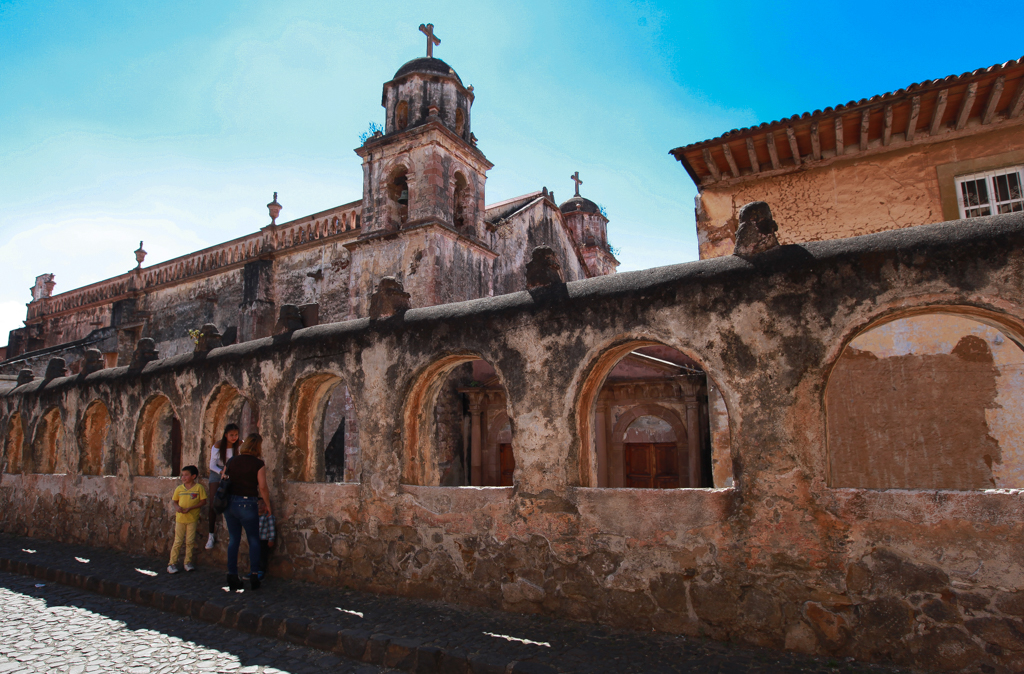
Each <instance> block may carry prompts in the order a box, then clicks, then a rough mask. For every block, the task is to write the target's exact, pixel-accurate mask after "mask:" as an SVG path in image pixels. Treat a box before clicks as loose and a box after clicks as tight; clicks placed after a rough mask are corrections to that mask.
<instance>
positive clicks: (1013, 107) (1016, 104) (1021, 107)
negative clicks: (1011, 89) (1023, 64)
mask: <svg viewBox="0 0 1024 674" xmlns="http://www.w3.org/2000/svg"><path fill="white" fill-rule="evenodd" d="M1021 112H1024V77H1022V78H1020V83H1019V84H1018V85H1017V93H1016V95H1014V97H1013V101H1012V102H1011V103H1010V110H1009V111H1008V112H1007V113H1006V116H1007V117H1009V118H1010V119H1013V118H1014V117H1019V116H1020V113H1021Z"/></svg>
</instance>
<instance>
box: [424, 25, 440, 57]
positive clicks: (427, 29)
mask: <svg viewBox="0 0 1024 674" xmlns="http://www.w3.org/2000/svg"><path fill="white" fill-rule="evenodd" d="M420 32H421V33H423V34H424V35H426V36H427V58H428V59H431V58H434V45H435V44H441V38H439V37H434V24H432V23H428V24H427V25H425V26H424V25H423V24H422V23H421V24H420Z"/></svg>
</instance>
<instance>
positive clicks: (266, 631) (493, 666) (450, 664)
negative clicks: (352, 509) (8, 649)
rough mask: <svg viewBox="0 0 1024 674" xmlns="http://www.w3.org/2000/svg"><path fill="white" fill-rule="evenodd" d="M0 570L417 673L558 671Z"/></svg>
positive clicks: (225, 601)
mask: <svg viewBox="0 0 1024 674" xmlns="http://www.w3.org/2000/svg"><path fill="white" fill-rule="evenodd" d="M0 571H5V572H8V573H16V574H19V575H22V576H31V577H33V578H39V579H40V580H45V581H48V582H51V583H58V584H60V585H67V586H69V587H73V588H76V589H79V590H85V591H86V592H92V593H94V594H99V595H104V596H107V597H112V598H114V599H123V600H126V601H130V602H132V603H134V604H139V605H140V606H148V607H150V608H155V609H159V610H161V611H164V612H168V613H177V614H179V615H183V616H187V617H190V618H192V619H194V620H199V621H202V622H206V623H213V624H219V625H221V626H222V627H228V628H231V629H235V630H239V631H242V632H249V633H251V634H259V635H261V636H265V637H272V638H274V639H281V640H285V641H290V642H292V643H295V644H298V645H300V646H306V647H309V648H315V649H318V650H322V651H328V652H331V653H336V654H338V655H341V656H343V657H346V658H349V659H352V660H358V661H361V662H366V663H369V664H372V665H380V666H384V667H391V668H393V669H400V670H403V671H406V672H413V673H414V674H505V673H507V672H524V673H525V672H530V673H531V674H554V673H555V672H557V670H556V669H555V668H553V667H551V666H549V665H545V664H542V663H539V662H533V661H531V662H525V661H517V660H506V659H505V658H499V657H495V656H493V655H491V654H484V653H470V654H467V653H465V652H464V651H462V650H456V649H446V648H440V647H437V646H428V645H426V644H424V643H422V642H421V641H418V640H416V639H409V638H404V637H399V636H392V635H389V634H381V633H370V632H368V631H366V630H358V629H351V628H343V627H339V626H337V625H324V624H319V623H311V622H310V620H309V619H307V618H288V617H287V616H284V615H281V614H276V613H260V612H258V611H254V610H251V609H248V608H245V607H244V606H241V605H239V604H237V603H235V602H232V601H231V599H232V597H231V595H225V596H224V597H223V598H220V597H217V598H213V599H210V598H204V597H201V596H198V595H196V594H188V593H181V594H173V593H168V592H163V591H158V590H150V589H148V588H145V587H142V586H141V585H137V584H134V583H124V582H116V581H111V580H106V579H103V578H99V577H97V576H91V575H87V574H84V573H73V572H68V571H65V570H63V569H57V568H54V567H49V566H45V565H41V564H33V563H31V562H25V561H22V560H15V559H10V558H8V557H0Z"/></svg>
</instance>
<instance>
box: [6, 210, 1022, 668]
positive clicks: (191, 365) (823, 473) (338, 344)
mask: <svg viewBox="0 0 1024 674" xmlns="http://www.w3.org/2000/svg"><path fill="white" fill-rule="evenodd" d="M929 311H931V312H940V311H941V312H946V313H948V312H954V313H963V314H965V315H970V316H972V317H975V318H979V319H980V320H983V321H984V322H986V323H988V324H990V325H998V326H999V328H1000V330H1001V331H1002V332H1003V333H1005V334H1006V335H1008V336H1010V337H1012V338H1013V339H1015V340H1017V341H1022V335H1024V216H1022V215H1021V214H1014V215H1012V216H998V217H994V218H985V219H981V220H972V221H964V222H954V223H947V224H943V225H935V226H930V227H920V228H912V229H904V230H900V231H896V232H885V233H882V234H877V235H874V236H870V237H861V238H856V239H849V240H841V241H830V242H819V243H812V244H807V245H803V246H783V247H781V248H777V249H775V250H772V251H768V252H766V253H762V254H760V255H757V256H754V257H751V258H750V259H747V260H745V259H740V258H737V257H731V256H730V257H727V258H720V259H715V260H706V261H701V262H694V263H689V264H683V265H677V266H673V267H664V268H660V269H652V270H647V271H643V272H633V273H628V274H620V275H615V276H609V277H602V278H597V279H588V280H585V281H580V282H575V283H570V284H568V285H567V286H560V285H556V286H548V287H543V288H537V289H534V290H532V291H529V292H525V291H524V292H520V293H515V294H512V295H506V296H502V297H494V298H485V299H481V300H476V301H473V302H466V303H459V304H452V305H446V306H437V307H431V308H426V309H413V310H411V311H409V312H407V313H405V314H404V316H401V317H393V318H391V319H387V320H380V321H372V322H371V321H369V320H367V319H360V320H354V321H349V322H346V323H339V324H332V325H321V326H317V327H313V328H308V329H305V330H301V331H298V332H294V333H291V334H286V335H280V336H277V337H272V338H266V339H262V340H257V341H253V342H248V343H243V344H237V345H234V346H230V347H225V348H222V349H217V350H214V351H212V352H210V353H209V354H206V355H192V354H188V355H181V356H177V357H175V358H170V359H165V360H161V361H157V362H152V363H149V364H148V365H147V366H146V367H145V368H144V369H143V370H142V371H141V372H133V371H128V370H126V369H124V368H118V369H109V370H102V371H100V372H96V373H94V374H91V375H88V376H85V377H69V378H62V379H57V380H54V381H51V382H49V383H47V384H45V385H44V384H42V383H41V382H34V383H31V384H26V385H24V386H22V387H19V388H17V389H15V390H14V391H13V392H11V393H8V394H6V395H3V396H2V397H0V422H2V423H0V429H4V430H3V432H4V433H9V432H10V431H9V429H11V428H12V427H13V428H14V429H15V431H14V436H13V437H11V438H7V437H5V442H4V444H3V446H4V448H5V449H4V451H5V458H4V460H6V457H8V456H11V455H12V454H13V453H16V452H17V451H18V449H17V448H12V447H11V444H12V443H11V442H8V441H7V440H8V439H10V440H13V441H15V442H17V441H19V440H20V441H21V442H22V444H23V445H24V446H29V445H30V444H31V443H32V442H33V440H32V439H33V437H34V434H35V433H36V432H37V430H38V428H39V426H40V423H41V420H42V418H43V417H44V415H45V414H46V413H47V411H48V410H51V409H54V408H55V409H59V410H60V415H61V419H62V420H63V424H64V425H65V428H66V429H69V430H68V431H65V432H64V433H63V434H62V435H61V436H60V437H59V438H58V440H57V447H56V453H57V457H56V466H55V469H54V470H55V471H56V472H57V473H65V474H54V475H39V474H25V475H22V474H4V475H3V476H2V481H0V528H2V529H3V530H4V531H9V532H17V533H23V534H29V535H33V536H40V537H54V538H58V539H61V540H75V541H83V542H89V543H93V544H99V545H109V546H113V547H117V548H121V549H126V550H131V551H145V552H151V553H163V552H166V551H167V548H168V546H169V544H170V538H169V535H168V534H169V531H170V522H171V516H170V512H169V510H168V508H167V499H168V497H169V494H170V492H171V490H172V488H173V486H174V484H175V482H174V481H173V480H171V479H165V478H156V477H148V476H142V475H137V474H136V473H137V472H138V468H139V467H140V466H144V465H147V464H146V462H142V461H139V460H138V458H139V457H137V456H135V454H137V452H138V446H137V443H136V438H137V436H138V434H137V432H136V428H135V424H136V423H137V420H138V419H139V418H140V416H144V415H142V410H143V408H144V406H145V404H146V403H147V401H149V400H151V399H153V398H154V396H157V395H164V396H166V397H167V398H168V400H169V402H170V405H171V406H172V408H173V410H174V412H175V414H176V415H177V417H178V419H179V420H180V422H181V426H182V432H183V435H184V442H183V447H184V449H183V451H184V457H183V460H184V461H185V462H186V463H193V462H195V461H196V459H197V458H198V456H199V454H200V452H201V451H203V449H202V445H203V443H202V442H201V438H200V435H201V433H202V420H203V415H204V410H205V408H206V407H207V406H208V404H209V401H210V400H211V398H212V397H213V396H214V394H215V393H216V392H217V391H218V389H219V387H221V386H222V385H223V384H224V383H228V384H230V385H231V386H233V387H235V388H237V389H238V390H240V391H241V392H243V393H244V394H245V395H246V396H247V397H249V398H250V399H252V400H254V401H257V403H258V405H259V406H260V408H261V421H260V429H261V432H262V434H263V436H264V438H265V439H266V442H265V448H266V456H265V458H266V459H267V461H268V464H269V467H270V473H271V482H272V486H271V492H272V497H273V500H274V504H275V506H276V509H277V514H278V515H279V523H280V527H281V534H282V543H283V545H282V549H281V552H280V554H278V555H275V562H274V567H273V568H272V569H271V571H272V573H280V574H287V575H290V576H294V577H297V578H303V579H307V580H311V581H315V582H321V583H344V584H347V585H349V586H352V587H358V588H362V589H366V590H371V591H380V592H394V593H400V594H404V595H409V596H420V597H432V598H439V599H446V600H450V601H459V602H467V603H474V604H480V605H487V606H495V607H501V608H504V609H507V610H514V611H529V612H541V613H547V614H551V615H559V616H565V617H570V618H576V619H582V620H593V621H599V622H604V623H609V624H615V625H625V626H630V627H637V628H655V629H661V630H667V631H673V632H682V633H685V634H692V635H699V634H706V635H708V636H711V637H715V638H728V639H734V640H737V641H741V642H746V643H756V644H764V645H769V646H776V647H788V648H793V649H799V650H804V651H811V652H817V653H822V654H826V653H827V654H832V655H835V656H846V655H850V656H856V657H860V658H867V659H875V660H894V661H896V662H899V663H903V664H906V665H914V666H920V667H933V668H941V669H950V670H958V669H964V670H967V669H968V668H970V669H971V671H976V669H977V666H978V663H983V664H986V665H987V666H990V667H993V668H995V670H996V671H1001V672H1011V671H1020V670H1021V669H1022V668H1024V653H1022V651H1021V644H1022V641H1021V637H1020V636H1019V635H1020V633H1021V632H1022V631H1024V624H1022V622H1021V618H1022V617H1024V608H1022V607H1024V592H1021V591H1019V590H1018V589H1017V588H1020V587H1021V584H1022V582H1024V552H1022V550H1021V548H1020V546H1019V545H1017V543H1016V541H1019V540H1020V538H1021V536H1022V535H1024V506H1022V505H1021V499H1020V496H1021V494H1020V493H1019V492H1017V491H1012V490H993V491H934V490H931V491H918V490H902V489H853V488H851V489H835V488H830V487H829V486H828V475H829V470H828V457H827V449H826V432H827V431H826V428H827V424H826V410H825V405H824V398H825V390H826V385H827V382H828V380H829V377H830V373H831V371H832V369H833V367H834V366H835V364H836V362H837V361H838V359H839V358H840V355H841V354H842V353H843V351H844V349H845V348H846V346H847V345H848V344H849V342H850V341H851V340H852V339H853V338H854V337H856V336H857V335H858V334H859V333H861V332H863V331H864V330H865V329H866V328H868V327H869V326H872V325H874V324H876V323H878V322H880V321H885V320H887V319H894V318H899V317H901V316H903V315H906V314H908V313H920V312H929ZM651 342H657V343H661V344H665V345H667V346H670V347H672V348H675V349H677V350H679V351H681V352H682V353H684V354H686V355H688V356H689V357H692V358H693V359H695V360H696V361H697V362H699V363H700V364H701V365H702V366H703V367H704V368H705V369H706V371H707V373H708V375H709V377H710V379H711V380H712V381H713V382H714V386H713V388H712V391H711V393H712V406H713V408H714V410H715V411H714V412H713V414H714V415H715V416H720V415H721V411H720V407H721V405H720V404H719V403H718V402H716V400H717V396H719V395H720V396H721V404H724V406H725V407H726V408H727V409H728V419H729V422H730V424H731V427H730V428H729V429H728V434H725V433H724V432H723V431H715V435H716V437H718V438H719V439H721V438H722V437H723V436H724V437H726V438H728V439H729V442H731V446H730V447H729V449H728V451H729V455H730V456H731V461H732V470H731V475H732V476H733V477H734V479H735V483H734V486H733V487H732V488H721V489H678V490H665V491H658V490H630V489H605V488H600V489H599V488H592V487H589V486H588V485H591V484H594V483H595V481H596V475H597V466H596V460H595V459H594V458H593V457H594V453H593V451H591V450H590V445H589V440H588V437H589V436H588V435H584V437H581V429H589V428H590V427H591V426H592V424H589V423H583V422H584V420H585V417H586V416H587V415H589V414H591V410H590V409H581V401H585V400H586V401H592V400H594V398H593V395H592V393H593V391H595V390H597V389H598V388H599V387H600V385H601V382H602V380H603V378H604V374H605V373H606V372H607V369H602V367H603V365H602V363H603V362H604V361H605V360H606V359H607V356H608V354H610V353H621V351H622V349H623V348H627V349H629V348H632V347H630V346H629V345H630V344H633V343H636V344H649V343H651ZM467 356H468V357H469V358H473V357H477V358H482V359H484V360H486V361H487V362H488V363H490V364H491V365H492V366H493V367H494V370H495V372H496V373H497V375H498V376H499V378H500V381H501V382H502V384H503V385H504V386H505V391H506V395H507V412H508V415H509V418H510V420H511V426H512V444H513V451H514V452H515V457H516V471H515V486H514V487H507V488H471V487H469V488H456V487H440V486H432V485H410V484H402V483H401V481H400V476H401V475H403V474H415V473H414V472H407V471H405V465H406V463H408V462H409V461H412V460H414V459H415V460H422V461H429V460H432V459H433V460H436V458H437V457H430V456H425V457H424V456H419V454H420V453H421V452H422V451H424V450H423V447H425V446H426V445H427V444H428V443H427V442H426V439H424V438H420V437H418V436H417V431H418V428H419V426H417V425H415V424H412V423H410V420H414V419H415V418H416V417H417V414H418V412H417V410H418V406H422V405H423V404H424V396H423V395H422V392H423V391H424V390H425V389H424V388H423V386H421V384H423V381H421V379H422V378H423V377H428V378H429V377H432V376H436V375H437V374H438V373H439V372H447V371H450V367H449V366H446V367H448V370H445V369H444V367H436V366H437V364H438V363H440V362H442V361H444V362H452V361H451V360H450V359H452V358H455V359H458V358H463V359H465V358H466V357H467ZM618 357H620V356H618ZM618 357H616V360H617V358H618ZM446 359H448V360H446ZM454 362H458V361H457V360H456V361H454ZM318 373H320V374H322V373H328V374H329V376H330V377H340V378H342V379H343V380H344V382H345V384H346V385H347V386H348V387H349V389H350V391H351V393H352V396H353V399H354V401H355V409H356V414H357V415H358V420H359V433H360V443H361V468H362V473H361V475H360V476H359V480H360V481H359V482H358V483H357V484H318V483H311V482H291V481H286V480H284V479H283V478H282V475H283V474H284V469H285V465H284V463H285V461H286V459H287V452H286V451H285V449H286V444H287V443H289V442H294V438H296V437H299V436H297V435H296V434H295V433H294V432H293V429H292V428H291V425H292V424H293V423H295V421H294V417H295V405H297V404H299V402H301V396H297V395H295V390H296V387H297V386H300V385H301V382H303V381H308V380H309V378H310V377H313V376H316V375H318ZM588 396H589V397H588ZM97 399H99V400H102V401H104V402H105V404H106V405H107V407H108V409H109V413H110V419H111V425H110V429H109V433H108V436H107V440H106V449H105V450H104V451H105V452H107V453H108V454H109V455H111V456H112V457H113V458H114V464H115V465H116V466H117V470H116V475H112V476H104V477H100V476H83V475H80V474H79V472H78V456H79V453H80V451H81V450H80V448H79V446H78V441H77V440H76V438H77V437H78V434H77V433H75V432H70V429H75V428H76V427H77V426H78V424H80V422H81V419H82V415H83V413H84V411H85V410H86V408H87V406H88V405H89V404H90V403H91V402H92V401H94V400H97ZM307 407H311V408H312V407H315V405H307ZM11 419H20V420H24V428H25V432H24V434H23V435H24V439H23V440H21V439H20V437H19V434H20V431H18V430H17V429H18V425H17V423H15V424H13V425H12V424H11V423H10V420H11ZM588 432H589V431H588ZM301 449H302V447H301V446H300V447H298V450H297V451H299V450H301ZM717 470H718V468H716V471H717ZM424 474H427V473H424ZM434 474H437V471H434ZM200 560H201V563H211V562H212V563H217V564H219V563H221V562H222V561H223V550H222V549H218V550H216V551H215V554H214V555H212V556H211V555H209V554H208V553H204V552H203V551H200Z"/></svg>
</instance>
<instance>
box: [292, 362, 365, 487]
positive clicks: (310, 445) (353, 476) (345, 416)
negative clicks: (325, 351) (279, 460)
mask: <svg viewBox="0 0 1024 674" xmlns="http://www.w3.org/2000/svg"><path fill="white" fill-rule="evenodd" d="M290 407H291V415H290V419H289V423H288V428H289V434H288V438H289V439H288V445H287V448H286V452H285V466H284V475H285V479H288V480H294V481H298V482H358V481H359V476H360V473H361V470H362V467H361V462H360V449H359V420H358V417H357V415H356V405H355V399H354V397H353V395H352V392H351V390H350V389H349V387H348V386H346V385H345V383H344V382H343V381H342V379H341V378H340V377H338V376H337V375H333V374H329V373H318V374H314V375H311V376H308V377H306V378H304V379H302V380H301V381H300V382H299V383H298V385H296V387H295V389H294V390H293V392H292V400H291V405H290Z"/></svg>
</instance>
